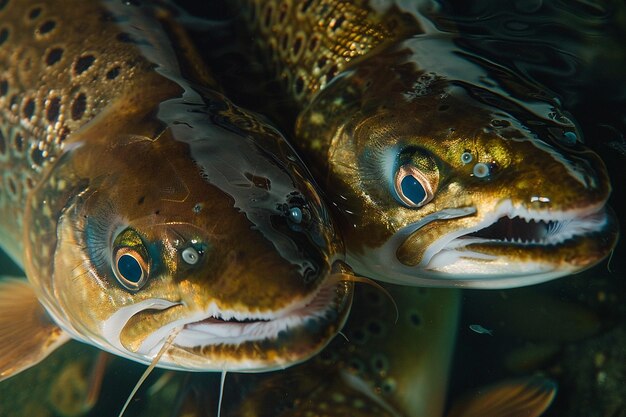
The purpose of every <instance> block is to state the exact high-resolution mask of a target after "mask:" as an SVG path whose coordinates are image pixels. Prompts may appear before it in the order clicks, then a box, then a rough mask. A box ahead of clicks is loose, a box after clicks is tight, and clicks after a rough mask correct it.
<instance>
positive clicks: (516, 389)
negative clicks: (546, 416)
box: [447, 376, 556, 417]
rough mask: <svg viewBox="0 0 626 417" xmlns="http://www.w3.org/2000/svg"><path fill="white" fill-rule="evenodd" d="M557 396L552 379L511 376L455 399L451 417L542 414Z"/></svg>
mask: <svg viewBox="0 0 626 417" xmlns="http://www.w3.org/2000/svg"><path fill="white" fill-rule="evenodd" d="M555 395H556V383H555V382H554V381H552V380H551V379H548V378H543V377H538V376H536V377H528V378H520V379H510V380H506V381H503V382H501V383H499V384H495V385H491V386H488V387H485V388H482V389H480V390H478V391H477V392H475V393H474V394H471V395H468V396H467V397H465V398H463V399H461V400H460V401H455V403H454V404H453V406H452V409H451V410H450V413H448V416H447V417H538V416H540V415H542V414H543V413H544V411H546V410H547V409H548V407H549V406H550V404H551V403H552V400H553V399H554V396H555Z"/></svg>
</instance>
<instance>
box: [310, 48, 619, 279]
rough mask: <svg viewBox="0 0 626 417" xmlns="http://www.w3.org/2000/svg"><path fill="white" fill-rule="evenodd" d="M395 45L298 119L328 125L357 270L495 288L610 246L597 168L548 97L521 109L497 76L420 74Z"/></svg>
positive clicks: (601, 254)
mask: <svg viewBox="0 0 626 417" xmlns="http://www.w3.org/2000/svg"><path fill="white" fill-rule="evenodd" d="M403 53H406V50H404V52H402V51H398V50H394V51H393V52H391V53H389V54H388V55H385V54H382V56H381V55H378V56H376V57H374V58H373V59H370V60H367V61H362V62H360V63H359V65H358V66H356V65H355V67H354V68H353V69H352V70H349V71H347V72H346V73H345V74H344V75H343V76H340V77H338V78H337V79H335V80H333V82H331V83H330V84H329V85H328V86H327V88H326V90H323V91H322V93H321V94H320V95H319V96H318V97H317V99H316V101H315V102H314V103H313V104H312V105H311V107H309V108H308V109H307V111H306V112H305V113H304V114H303V115H302V116H301V119H300V121H299V123H300V124H302V120H303V119H308V123H309V125H314V121H315V120H321V119H325V121H326V122H327V124H325V125H324V126H323V129H328V127H327V126H331V127H330V129H332V130H333V132H334V133H333V135H334V136H333V139H332V143H331V145H330V148H329V152H328V153H329V156H330V158H331V163H330V167H331V168H330V169H331V170H334V171H335V172H333V173H332V175H329V174H327V175H329V176H334V177H338V178H341V181H338V183H339V182H341V185H339V186H334V188H335V189H336V190H337V191H336V194H335V196H333V197H332V198H333V199H334V200H335V201H336V202H337V205H338V206H340V207H341V208H342V209H341V214H342V216H341V218H342V219H341V221H342V222H343V225H344V228H343V229H344V230H346V231H347V232H346V234H345V239H346V244H347V251H348V262H349V263H350V264H351V266H352V267H353V268H354V269H355V271H357V272H359V273H361V274H363V275H368V276H371V277H375V278H379V279H381V280H386V281H391V282H395V283H404V284H415V285H434V286H442V287H445V286H464V287H482V288H503V287H513V286H521V285H530V284H535V283H538V282H543V281H546V280H549V279H553V278H557V277H561V276H564V275H568V274H570V273H574V272H578V271H581V270H583V269H586V268H588V267H590V266H592V265H594V264H596V263H598V262H599V261H600V260H602V259H603V258H605V257H606V256H607V255H608V254H609V253H610V251H611V250H612V248H613V246H614V244H615V241H616V238H617V225H616V221H615V218H614V215H613V214H611V211H610V209H608V208H607V206H606V203H607V199H608V197H609V195H610V191H611V186H610V181H609V178H608V175H607V172H606V169H605V166H604V164H603V162H602V161H601V159H600V158H599V157H598V156H597V155H596V154H595V153H593V152H592V151H590V150H589V149H588V148H586V147H585V146H584V145H583V144H582V141H581V139H580V138H581V137H582V134H581V133H580V131H579V130H578V129H577V128H576V126H575V125H574V123H573V122H571V121H570V120H569V119H568V118H567V117H565V116H564V115H563V114H562V112H561V111H560V109H559V107H558V105H557V104H556V103H550V102H542V101H541V100H535V101H536V102H531V103H530V104H529V105H528V107H524V106H525V105H526V104H527V103H525V102H523V101H522V100H515V99H513V98H511V96H510V95H509V94H507V93H506V92H505V90H504V89H503V88H500V87H498V84H496V83H491V84H490V85H489V86H487V85H483V84H481V83H479V82H478V81H474V80H473V79H472V80H469V81H468V80H466V79H465V78H462V77H461V76H459V77H456V78H454V77H452V76H451V75H450V74H447V73H445V71H444V72H443V73H437V72H435V71H432V72H427V71H426V70H424V69H422V68H418V67H417V65H416V64H414V63H411V62H410V60H407V59H405V58H406V55H405V56H404V58H402V56H403ZM420 56H421V55H420ZM390 60H391V61H392V62H393V64H389V61H390ZM393 60H395V61H393ZM370 61H371V62H370ZM462 65H466V66H467V65H468V64H467V63H465V64H462ZM384 68H386V69H384ZM473 71H474V72H478V71H477V70H476V69H473ZM485 74H487V73H486V72H485ZM484 78H486V79H487V78H489V77H488V76H487V75H485V76H484ZM470 81H471V82H470ZM529 100H530V99H529ZM537 103H539V104H537ZM325 107H328V108H329V109H328V110H323V109H324V108H325ZM324 111H326V113H325V114H330V115H331V116H326V117H323V116H322V114H323V112H324ZM542 112H543V113H542ZM332 115H336V116H332ZM313 134H319V132H314V133H313Z"/></svg>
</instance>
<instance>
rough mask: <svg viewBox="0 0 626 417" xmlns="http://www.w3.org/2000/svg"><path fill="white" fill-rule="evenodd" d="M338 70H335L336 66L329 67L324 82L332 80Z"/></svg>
mask: <svg viewBox="0 0 626 417" xmlns="http://www.w3.org/2000/svg"><path fill="white" fill-rule="evenodd" d="M338 70H339V68H337V65H336V64H335V65H333V66H332V67H330V69H329V70H328V74H327V78H326V82H329V81H330V80H332V79H333V78H335V75H337V71H338Z"/></svg>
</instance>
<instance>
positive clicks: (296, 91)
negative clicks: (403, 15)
mask: <svg viewBox="0 0 626 417" xmlns="http://www.w3.org/2000/svg"><path fill="white" fill-rule="evenodd" d="M241 3H242V4H243V6H245V9H246V14H247V19H248V20H249V22H250V24H251V26H252V27H253V28H254V29H255V30H260V31H261V33H262V34H263V35H264V36H262V37H260V39H259V41H258V42H259V45H258V47H259V49H260V50H264V49H265V47H266V46H267V45H265V44H261V43H260V42H265V41H267V43H268V45H269V47H270V49H271V51H272V52H271V54H272V57H271V59H270V61H271V65H272V66H273V67H274V71H275V75H276V76H277V77H278V78H279V79H280V80H281V81H282V82H283V83H284V84H285V87H286V88H287V90H288V92H289V95H290V96H291V97H293V98H294V99H295V100H296V101H297V102H299V103H304V102H306V101H308V100H310V99H311V97H312V96H314V95H315V94H316V93H317V92H318V91H319V90H320V89H322V88H324V86H325V85H326V84H327V83H328V82H330V81H331V80H332V79H333V78H334V77H335V76H336V75H337V74H339V73H340V72H341V71H343V70H344V69H345V67H346V65H347V64H348V63H349V62H350V61H351V60H352V59H353V58H356V57H359V56H361V55H364V54H365V53H366V52H368V51H370V50H371V49H373V48H375V47H376V46H378V45H380V44H381V43H383V42H384V41H385V40H386V39H392V38H395V37H396V36H397V33H396V32H397V31H398V30H399V27H400V22H399V20H397V19H394V18H390V16H389V15H388V14H389V13H394V12H395V9H394V10H393V11H390V12H389V13H387V14H385V15H383V16H378V17H377V15H376V14H375V13H374V12H373V11H372V10H371V9H370V8H369V7H368V6H367V2H365V1H363V2H352V3H348V2H330V1H325V0H305V1H290V0H281V1H253V0H243V1H241ZM355 3H356V4H355ZM382 22H385V23H384V24H383V23H382ZM261 39H263V41H261ZM279 63H280V64H279Z"/></svg>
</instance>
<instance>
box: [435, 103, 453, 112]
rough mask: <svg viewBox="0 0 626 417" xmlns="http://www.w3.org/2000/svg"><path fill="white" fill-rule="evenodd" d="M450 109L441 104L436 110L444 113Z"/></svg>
mask: <svg viewBox="0 0 626 417" xmlns="http://www.w3.org/2000/svg"><path fill="white" fill-rule="evenodd" d="M449 108H450V106H448V105H447V104H442V105H441V106H439V108H438V109H437V110H439V111H446V110H448V109H449Z"/></svg>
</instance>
